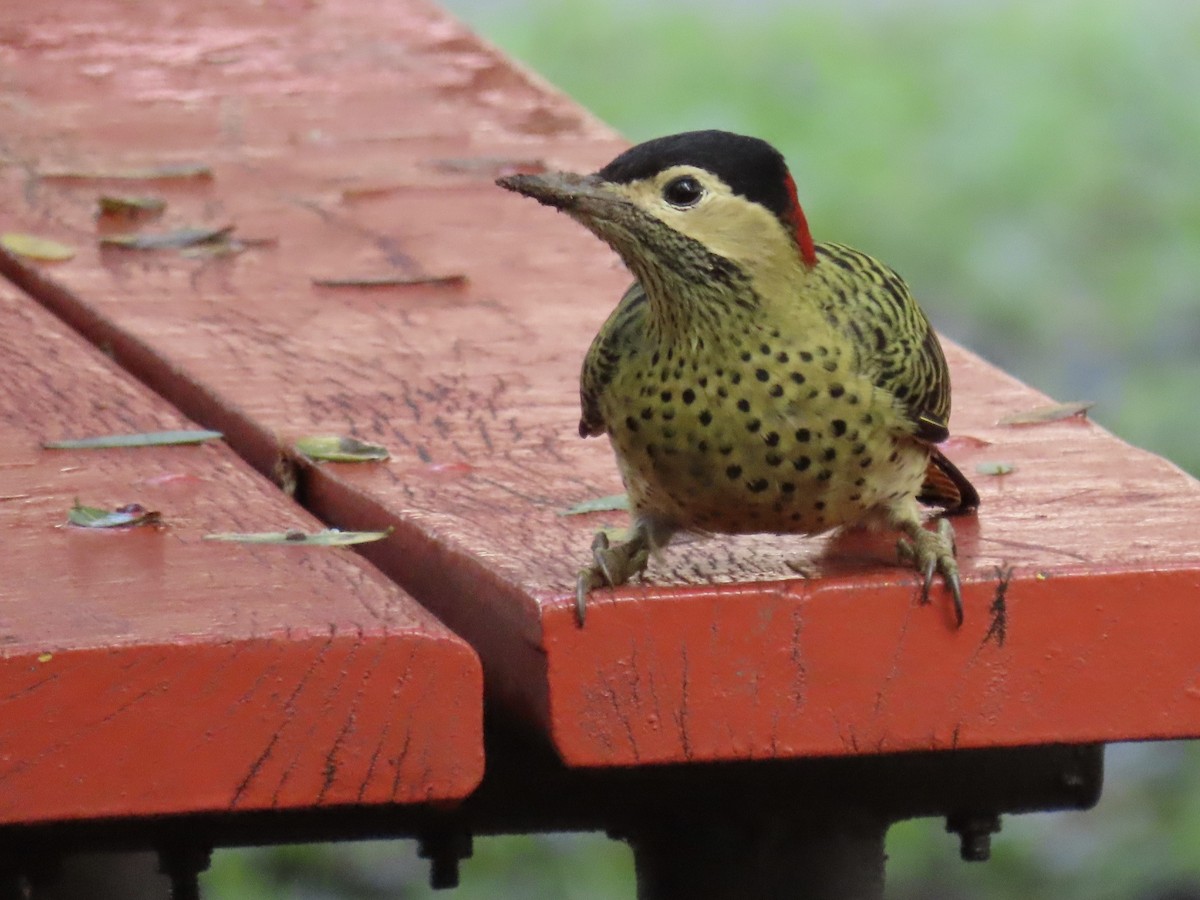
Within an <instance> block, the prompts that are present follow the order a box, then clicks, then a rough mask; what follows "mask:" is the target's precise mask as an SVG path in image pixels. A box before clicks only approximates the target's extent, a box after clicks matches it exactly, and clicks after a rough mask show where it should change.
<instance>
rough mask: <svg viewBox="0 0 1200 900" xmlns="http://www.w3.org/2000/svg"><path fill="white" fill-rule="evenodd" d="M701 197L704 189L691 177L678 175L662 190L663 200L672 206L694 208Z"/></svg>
mask: <svg viewBox="0 0 1200 900" xmlns="http://www.w3.org/2000/svg"><path fill="white" fill-rule="evenodd" d="M703 196H704V187H703V186H702V185H701V184H700V182H699V181H697V180H696V179H695V178H693V177H692V176H691V175H680V176H679V177H678V178H674V179H672V180H671V181H669V182H667V186H666V187H664V188H663V199H664V200H666V201H667V202H668V203H670V204H671V205H672V206H695V205H696V204H697V203H699V202H700V198H701V197H703Z"/></svg>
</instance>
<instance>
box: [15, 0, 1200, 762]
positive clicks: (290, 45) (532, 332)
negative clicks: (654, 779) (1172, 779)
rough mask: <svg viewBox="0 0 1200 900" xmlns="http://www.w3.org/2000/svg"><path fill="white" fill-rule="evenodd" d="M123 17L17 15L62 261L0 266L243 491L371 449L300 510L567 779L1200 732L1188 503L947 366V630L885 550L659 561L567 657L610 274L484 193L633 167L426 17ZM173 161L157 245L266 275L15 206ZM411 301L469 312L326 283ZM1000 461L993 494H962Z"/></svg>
mask: <svg viewBox="0 0 1200 900" xmlns="http://www.w3.org/2000/svg"><path fill="white" fill-rule="evenodd" d="M131 10H132V8H131V7H129V6H128V5H127V4H123V3H119V2H116V0H86V2H79V0H73V2H69V3H68V2H66V0H52V2H49V3H45V4H40V5H39V6H38V9H37V13H36V15H35V14H34V13H33V12H26V11H23V10H17V9H16V8H12V9H10V10H8V11H7V13H6V15H7V17H8V19H9V20H10V21H9V24H8V25H7V26H5V30H4V31H3V34H4V38H3V40H4V44H3V47H4V50H3V52H4V53H5V54H6V56H7V58H8V59H10V60H11V63H12V64H11V65H9V66H8V70H9V71H10V72H11V73H13V74H12V76H11V78H10V79H9V80H7V81H6V82H5V84H4V85H3V87H2V88H0V90H2V91H3V95H2V97H0V99H2V100H3V102H0V133H4V134H6V135H16V136H17V138H16V139H15V150H14V151H13V153H14V154H15V155H17V157H18V158H19V159H20V160H22V165H21V166H16V165H9V166H8V167H7V168H6V169H3V170H0V197H2V198H3V201H2V202H3V204H4V206H5V207H6V208H7V209H11V210H12V211H13V212H12V221H13V222H14V225H16V224H17V223H19V224H20V226H21V227H22V228H26V229H28V230H39V231H42V232H46V233H48V234H49V235H51V236H55V237H59V238H61V239H66V240H71V241H73V242H74V243H75V244H76V245H77V246H78V247H79V251H80V252H79V255H78V256H77V258H76V259H74V260H72V261H71V262H69V263H65V264H62V265H60V266H57V267H45V266H41V267H35V266H31V265H22V264H20V263H18V262H16V261H13V260H11V259H6V260H0V268H3V270H4V271H6V272H7V273H8V274H9V276H10V277H13V278H17V279H18V280H19V281H20V282H21V283H22V284H23V285H25V286H26V288H27V289H28V290H30V291H31V292H32V293H33V294H34V295H35V296H37V297H38V298H39V299H40V300H41V301H42V302H43V303H45V304H46V305H47V306H49V307H50V308H51V309H54V310H55V311H56V312H57V313H58V314H59V315H61V316H62V317H64V318H65V319H67V320H68V321H70V322H72V323H74V324H75V325H76V327H78V328H79V329H80V330H82V331H83V332H85V333H86V334H88V335H89V336H90V337H91V338H92V339H93V340H94V341H96V342H98V343H104V344H106V345H108V346H111V347H112V348H113V351H114V353H115V354H116V357H117V359H118V360H119V361H121V363H122V364H123V365H126V366H127V367H129V368H130V369H131V370H132V371H134V372H136V373H138V374H139V375H140V377H142V378H143V379H145V380H146V381H147V382H149V383H150V384H152V385H153V386H154V387H155V389H156V390H158V391H160V392H161V393H162V394H163V395H164V396H166V397H168V398H169V399H171V401H172V402H173V403H175V404H177V405H178V406H179V407H180V408H181V409H183V410H184V411H185V412H187V413H188V414H189V415H192V416H193V417H195V418H196V419H197V420H199V421H201V422H203V423H204V424H206V425H211V426H214V427H219V428H222V429H223V430H225V431H226V433H227V434H229V436H230V441H231V443H232V444H233V446H234V447H235V448H236V449H237V450H238V452H239V453H240V454H242V455H243V456H244V457H246V458H247V459H249V460H251V461H252V462H253V463H254V464H255V465H256V466H258V467H259V468H260V469H264V470H266V469H269V468H270V466H271V465H272V464H273V462H274V459H275V455H276V453H277V452H278V448H279V447H280V446H287V445H288V444H289V443H290V440H291V439H292V438H293V437H295V436H296V435H299V434H303V433H306V432H313V431H335V432H353V433H355V434H356V435H357V436H359V437H361V438H364V439H368V440H373V441H378V442H380V443H383V444H385V445H387V446H388V447H389V448H390V449H391V451H392V453H393V460H392V462H391V463H390V464H387V465H382V466H369V467H357V468H356V467H348V466H336V465H325V466H321V467H317V468H314V469H311V470H310V471H308V472H307V474H306V479H305V482H306V483H305V491H304V496H305V498H306V502H308V503H309V504H310V505H311V507H312V508H313V509H315V510H317V511H318V512H319V513H321V514H322V515H323V516H325V517H327V518H329V519H330V520H331V521H334V522H336V523H337V524H339V525H340V526H342V527H381V526H384V525H388V524H391V525H394V526H395V527H396V529H397V530H396V533H395V534H394V536H393V538H392V539H391V540H390V541H389V542H388V543H387V544H386V545H382V546H381V545H376V546H370V545H368V546H366V547H364V548H363V552H364V553H365V554H366V555H367V556H368V557H369V558H370V559H372V560H373V561H374V562H376V563H377V564H378V565H379V566H380V567H381V568H382V569H383V570H384V571H385V572H386V573H387V574H389V575H390V576H392V577H393V578H395V579H397V580H398V581H399V582H400V583H401V584H403V585H404V586H405V587H406V588H407V589H409V590H410V591H412V593H413V594H414V595H415V596H416V597H417V598H418V599H419V600H421V602H423V603H425V604H426V605H428V606H429V607H430V608H431V609H433V610H434V611H435V612H436V613H437V614H438V615H439V616H441V617H442V618H443V619H444V620H445V621H446V622H447V623H449V624H450V625H451V626H452V627H453V628H454V629H455V630H457V631H458V632H459V633H460V634H462V635H463V636H465V637H466V638H467V639H468V640H469V641H470V642H471V643H472V644H473V646H474V647H475V648H476V650H477V651H478V652H479V654H480V656H481V658H482V660H483V663H484V667H485V673H486V679H487V683H488V686H489V690H490V691H491V692H492V694H493V696H494V697H495V698H496V699H497V700H498V701H500V702H501V703H502V704H503V706H504V708H506V709H507V710H508V711H509V712H510V713H516V714H518V715H520V716H522V717H523V718H524V719H525V720H526V721H528V722H530V723H533V724H535V725H536V726H537V727H540V728H542V729H544V730H545V731H546V732H547V733H548V734H549V735H550V737H551V739H552V740H553V742H554V745H555V746H556V747H557V749H558V751H559V753H560V754H561V755H562V756H563V757H564V759H566V760H567V761H568V762H570V763H573V764H578V765H596V766H598V765H627V764H636V763H648V762H671V761H678V760H686V759H694V760H701V759H704V760H715V759H744V758H763V757H772V756H792V755H805V754H845V753H870V752H879V751H884V750H923V749H931V748H947V747H954V746H958V747H978V746H989V745H1012V744H1029V743H1039V742H1050V741H1068V742H1069V741H1094V740H1117V739H1139V738H1155V737H1187V736H1196V735H1200V699H1198V698H1197V693H1198V692H1200V685H1198V682H1197V673H1198V672H1200V650H1197V649H1196V646H1195V642H1194V641H1193V640H1192V639H1191V637H1190V636H1191V635H1192V634H1194V633H1195V632H1196V630H1197V626H1200V542H1198V541H1197V540H1196V537H1195V522H1196V520H1197V516H1198V514H1200V485H1197V482H1196V481H1195V480H1193V479H1191V478H1189V477H1187V476H1186V475H1184V474H1183V473H1181V472H1180V471H1178V470H1177V469H1176V468H1175V467H1174V466H1172V465H1170V464H1169V463H1167V462H1164V461H1163V460H1161V459H1157V458H1155V457H1153V456H1152V455H1150V454H1148V453H1144V452H1142V451H1139V450H1135V449H1133V448H1130V447H1128V446H1126V445H1125V444H1123V443H1121V442H1120V441H1117V440H1115V439H1114V438H1112V437H1111V436H1110V435H1108V434H1106V433H1105V432H1104V431H1103V430H1102V429H1100V428H1098V427H1096V426H1094V425H1092V424H1090V423H1087V422H1086V421H1079V420H1072V421H1064V422H1057V423H1051V424H1045V425H1040V426H1030V427H1025V428H1006V427H1000V426H997V425H996V422H997V421H998V420H999V419H1000V418H1001V417H1002V416H1004V415H1006V414H1009V413H1014V412H1019V411H1022V410H1025V409H1028V408H1030V407H1033V406H1037V405H1039V404H1042V403H1045V402H1047V401H1046V398H1044V397H1043V396H1041V395H1040V394H1038V393H1036V392H1034V391H1032V390H1030V389H1029V388H1027V387H1024V386H1023V385H1021V384H1019V383H1018V382H1016V381H1015V380H1013V379H1011V378H1009V377H1008V376H1006V375H1004V374H1003V373H1001V372H999V371H997V370H996V369H994V368H993V367H991V366H988V365H987V364H986V363H983V362H982V361H980V360H979V359H977V358H975V357H973V356H971V355H970V354H968V353H966V352H964V351H962V350H959V349H957V348H954V347H950V348H948V349H949V354H948V355H949V358H950V361H951V365H952V368H953V374H954V379H955V413H954V418H953V422H952V426H953V430H954V433H955V435H956V437H955V439H954V440H953V441H952V442H951V443H950V444H949V445H948V454H949V455H950V456H951V457H952V458H953V460H954V461H955V462H956V463H957V464H958V465H960V466H961V467H962V468H963V469H964V471H966V472H967V473H968V474H969V475H971V476H972V477H973V479H974V480H975V481H976V483H977V484H978V485H979V488H980V493H981V495H982V498H983V505H982V507H981V509H980V512H979V515H978V517H977V518H965V519H960V520H958V521H957V529H958V535H959V548H960V554H959V555H960V560H961V564H962V569H963V573H964V577H965V582H966V586H965V599H966V615H967V620H966V624H965V626H964V627H963V628H962V629H961V630H956V629H955V628H954V627H953V624H952V621H951V618H950V612H949V607H948V603H947V600H946V597H945V596H944V594H943V593H942V592H941V590H940V588H938V589H935V591H934V602H933V604H931V605H930V606H928V607H924V608H923V607H920V606H918V605H917V602H916V597H917V591H916V578H915V575H914V574H913V573H912V572H910V571H908V570H906V569H903V568H899V567H897V566H896V565H895V563H894V548H893V545H892V537H891V536H875V537H872V536H863V535H850V536H845V537H842V538H837V539H833V540H829V539H818V540H801V539H797V538H787V537H761V536H758V537H754V536H752V537H740V538H716V539H710V540H697V541H693V542H690V543H687V542H683V541H680V542H678V543H677V544H676V545H673V546H672V547H671V548H669V549H668V550H667V551H666V552H665V553H664V554H663V557H662V558H661V559H659V560H655V561H654V562H652V564H651V567H650V571H649V579H648V584H647V585H646V586H640V585H635V586H632V587H628V588H624V589H622V590H620V591H618V592H614V593H607V592H598V593H596V594H594V595H593V596H592V600H591V606H590V611H589V616H588V623H587V627H586V628H585V629H583V630H582V631H581V630H578V629H577V628H576V626H575V624H574V621H573V615H572V609H571V591H572V584H573V581H574V576H575V573H576V571H577V569H578V567H579V566H580V565H581V564H583V563H584V562H585V561H586V557H587V546H588V544H589V542H590V537H591V533H592V531H593V529H594V528H595V527H596V526H597V525H600V524H603V523H619V522H620V521H621V520H622V516H620V515H618V514H598V515H591V516H582V517H574V518H564V517H562V516H560V515H559V511H560V510H562V509H563V508H565V507H567V506H568V505H570V504H572V503H574V502H576V501H579V500H583V499H587V498H590V497H596V496H601V495H605V494H610V493H614V492H616V491H617V490H619V487H620V485H619V481H618V479H617V475H616V470H615V466H614V465H613V462H612V458H611V454H610V452H609V450H608V448H607V447H606V446H605V445H604V443H603V442H602V441H580V440H578V439H577V438H575V437H574V428H575V423H576V421H577V418H578V408H577V396H576V383H577V382H576V378H577V373H578V367H579V363H580V360H581V359H582V356H583V353H584V351H585V349H586V347H587V344H588V342H589V340H590V338H591V336H592V334H594V333H595V330H596V329H597V327H598V326H599V324H600V323H601V322H602V321H603V319H604V317H605V316H606V315H607V313H608V311H609V310H610V309H611V307H612V306H613V304H614V303H615V301H616V299H617V297H618V296H619V295H620V292H621V290H622V289H623V287H624V286H625V283H626V281H627V278H628V276H627V275H626V274H625V273H624V272H623V271H622V270H621V269H620V267H619V265H618V264H617V262H616V260H615V258H614V257H613V256H612V254H611V253H609V252H608V251H607V250H605V249H604V248H603V247H602V246H601V245H599V243H598V242H596V241H595V240H594V239H593V238H591V237H590V236H589V235H587V234H586V233H584V232H583V230H582V229H579V228H577V227H575V226H573V225H572V224H571V223H569V222H567V221H565V220H563V219H559V218H556V217H554V216H553V215H551V214H550V213H548V212H547V211H546V210H544V209H540V208H537V207H536V206H535V205H534V204H529V203H526V202H522V201H521V200H520V199H519V198H515V197H511V196H509V195H506V194H504V193H503V192H501V191H499V190H497V189H496V188H494V187H493V186H492V184H491V180H492V178H493V176H494V175H495V174H497V173H498V172H502V171H505V170H506V168H508V167H512V166H516V165H518V164H519V165H525V166H528V165H534V166H540V165H545V166H547V167H553V168H558V167H570V168H576V169H583V170H591V169H595V168H597V167H598V166H600V165H602V164H603V163H604V162H606V161H607V160H608V159H609V158H611V157H612V156H613V155H614V154H615V153H616V152H617V151H618V150H619V149H620V148H622V146H623V145H622V143H621V142H620V141H619V140H618V139H617V138H616V137H615V136H614V135H613V134H612V133H611V132H609V131H607V130H606V129H604V128H603V127H602V126H600V125H598V124H597V123H595V122H594V121H593V120H591V119H590V118H589V117H588V116H587V115H586V114H584V113H583V112H581V111H580V110H579V109H578V108H576V107H574V106H572V105H571V104H570V103H569V102H568V101H567V100H565V99H564V98H562V97H561V96H558V95H555V94H553V93H552V92H550V91H549V90H548V89H547V88H546V87H545V86H544V85H541V84H538V83H535V82H533V81H531V80H529V79H527V78H526V76H525V75H523V74H522V73H521V72H520V71H519V70H516V69H514V68H513V67H512V66H511V65H510V64H508V63H506V62H505V61H503V60H502V59H499V58H497V57H496V56H495V55H494V53H493V52H492V51H491V50H489V49H487V48H485V47H483V46H481V45H480V44H479V43H478V42H477V41H476V40H475V39H474V38H473V37H471V36H470V35H469V34H467V33H466V32H465V31H464V30H463V29H462V28H461V27H459V26H458V25H456V24H454V23H452V22H450V21H448V20H446V19H445V18H443V17H442V16H441V15H440V14H438V13H437V12H436V11H434V10H432V9H430V8H428V7H425V6H422V5H419V4H417V3H399V2H398V3H389V4H376V3H371V2H367V0H329V2H324V3H320V4H313V5H310V6H303V7H297V8H288V9H284V8H282V7H278V6H270V5H266V6H263V7H259V8H254V9H251V8H248V7H245V6H244V5H243V4H240V3H233V2H223V3H217V4H204V5H203V8H202V9H199V8H196V5H195V4H190V5H189V4H183V3H180V2H178V0H164V2H161V3H156V4H154V5H153V6H152V7H148V8H142V7H138V8H137V11H136V14H134V13H133V12H132V11H131ZM184 159H188V160H200V161H205V162H209V163H211V164H212V166H213V170H214V175H213V178H212V179H211V180H209V181H204V182H192V183H188V184H180V185H176V184H171V185H162V186H160V189H161V191H162V193H164V194H165V195H166V196H167V197H168V199H169V200H170V201H171V207H170V208H169V210H168V212H167V214H166V216H165V217H164V219H165V222H167V223H169V224H182V223H190V222H205V223H210V224H218V223H221V224H224V223H234V224H236V225H237V228H238V233H240V234H245V235H247V236H254V237H274V238H277V239H278V243H277V245H275V246H268V247H260V248H256V249H251V250H249V251H247V252H246V253H243V254H242V255H240V256H237V257H234V258H229V259H217V260H205V259H187V258H182V257H180V256H178V255H174V254H169V253H168V254H153V255H145V254H136V253H128V252H120V251H103V252H101V251H99V250H98V249H97V248H96V247H95V246H94V244H93V237H94V233H95V225H94V223H93V221H92V219H91V203H92V199H93V198H94V195H95V193H96V192H97V188H98V184H97V183H95V182H86V181H84V182H78V181H76V182H64V181H48V180H38V179H36V178H33V177H32V174H33V173H36V172H37V171H38V170H39V169H42V170H44V169H46V168H48V167H51V166H63V165H72V166H77V167H86V168H98V167H105V168H113V167H121V166H129V165H134V164H145V163H149V162H164V161H180V160H184ZM464 159H465V160H468V162H464ZM470 160H474V162H470ZM359 188H369V190H362V191H360V190H358V189H359ZM816 225H817V229H816V230H817V232H818V234H820V227H819V223H816ZM895 262H896V263H897V264H902V262H903V261H902V260H896V261H895ZM397 273H399V274H404V275H410V276H414V275H454V274H463V275H465V276H466V281H465V283H462V284H459V285H456V286H430V285H424V286H421V285H414V286H406V287H390V288H369V289H368V288H358V289H352V288H346V289H330V288H318V287H314V286H313V285H312V283H311V281H312V279H313V278H314V277H339V276H351V275H382V274H397ZM915 288H916V289H917V290H918V292H919V289H920V285H915ZM935 318H936V316H935ZM989 461H1003V462H1009V463H1012V464H1015V466H1016V471H1015V472H1014V473H1012V474H1010V475H1006V476H1003V477H991V476H980V475H974V474H973V473H974V468H975V465H976V464H978V463H981V462H989ZM797 563H798V564H799V565H800V567H802V568H805V569H806V570H807V572H808V575H809V577H808V578H806V579H800V578H797V577H796V574H795V571H794V568H793V566H794V565H795V564H797ZM1010 566H1011V567H1013V568H1014V570H1015V571H1014V573H1013V575H1012V580H1011V583H1010V584H1009V585H1008V587H1007V589H1006V592H1005V601H1006V605H1007V629H1006V633H1005V641H1004V642H1003V644H1001V643H1000V642H999V640H998V635H997V633H996V632H995V631H994V630H993V631H992V632H991V636H990V637H989V630H991V629H992V625H993V621H994V616H993V614H992V612H991V607H992V606H993V603H994V601H995V599H996V597H997V594H998V591H999V577H998V570H1001V569H1004V568H1006V567H1010Z"/></svg>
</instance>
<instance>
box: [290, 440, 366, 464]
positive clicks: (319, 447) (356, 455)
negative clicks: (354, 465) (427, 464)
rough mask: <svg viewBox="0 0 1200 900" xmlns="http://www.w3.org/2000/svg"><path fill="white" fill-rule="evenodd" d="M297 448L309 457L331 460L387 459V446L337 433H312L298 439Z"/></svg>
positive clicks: (364, 460)
mask: <svg viewBox="0 0 1200 900" xmlns="http://www.w3.org/2000/svg"><path fill="white" fill-rule="evenodd" d="M295 447H296V449H297V450H298V451H299V452H300V453H303V454H304V455H305V456H307V457H308V458H309V459H320V460H327V461H329V462H378V461H379V460H384V459H387V458H388V456H389V454H388V451H387V447H383V446H380V445H379V444H368V443H366V442H365V441H360V440H359V439H358V438H353V437H343V436H341V435H336V434H312V435H308V436H307V437H302V438H300V439H299V440H297V441H296V444H295Z"/></svg>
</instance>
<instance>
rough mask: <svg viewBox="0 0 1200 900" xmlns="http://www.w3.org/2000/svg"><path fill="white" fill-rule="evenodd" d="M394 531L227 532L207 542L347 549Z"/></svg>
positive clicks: (378, 539)
mask: <svg viewBox="0 0 1200 900" xmlns="http://www.w3.org/2000/svg"><path fill="white" fill-rule="evenodd" d="M391 533H392V530H391V529H390V528H389V529H388V530H387V531H338V530H337V529H336V528H331V529H328V530H326V531H314V532H307V531H253V532H236V531H225V532H220V533H217V534H206V535H204V540H206V541H226V542H228V543H234V544H306V545H308V546H313V547H346V546H349V545H350V544H368V543H370V542H371V541H381V540H383V539H384V538H385V537H387V536H388V535H389V534H391Z"/></svg>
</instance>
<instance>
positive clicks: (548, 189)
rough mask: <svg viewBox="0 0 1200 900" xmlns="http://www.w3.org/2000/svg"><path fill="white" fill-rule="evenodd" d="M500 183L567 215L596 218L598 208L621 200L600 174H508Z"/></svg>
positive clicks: (498, 180)
mask: <svg viewBox="0 0 1200 900" xmlns="http://www.w3.org/2000/svg"><path fill="white" fill-rule="evenodd" d="M496 184H498V185H499V186H500V187H502V188H504V189H505V190H509V191H515V192H516V193H518V194H524V195H525V196H526V197H532V198H533V199H534V200H536V201H537V202H538V203H541V204H543V205H545V206H553V207H554V208H555V209H561V210H562V211H564V212H578V213H583V214H584V215H594V214H595V213H596V212H598V207H603V206H607V205H609V204H612V203H614V202H616V201H617V200H618V198H617V196H616V195H615V194H613V192H612V191H610V190H608V189H607V185H608V183H607V182H606V181H605V180H604V179H603V178H600V177H599V176H597V175H577V174H575V173H574V172H547V173H545V174H542V175H505V176H504V177H503V178H497V179H496Z"/></svg>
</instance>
